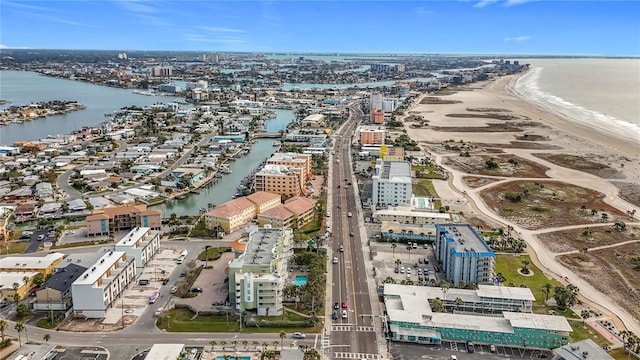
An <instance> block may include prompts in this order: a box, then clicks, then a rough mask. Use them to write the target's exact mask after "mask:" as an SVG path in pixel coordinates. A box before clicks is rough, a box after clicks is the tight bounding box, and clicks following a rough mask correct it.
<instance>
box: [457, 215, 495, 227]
mask: <svg viewBox="0 0 640 360" xmlns="http://www.w3.org/2000/svg"><path fill="white" fill-rule="evenodd" d="M488 221H490V220H488V219H482V218H479V217H476V216H465V217H464V222H465V223H467V224H469V225H471V226H472V227H473V228H476V229H478V230H480V231H482V230H489V229H495V228H498V227H500V224H498V223H495V222H488Z"/></svg>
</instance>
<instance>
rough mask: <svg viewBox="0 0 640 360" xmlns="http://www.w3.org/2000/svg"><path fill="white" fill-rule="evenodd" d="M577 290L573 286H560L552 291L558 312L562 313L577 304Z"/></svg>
mask: <svg viewBox="0 0 640 360" xmlns="http://www.w3.org/2000/svg"><path fill="white" fill-rule="evenodd" d="M579 291H580V289H578V288H577V287H576V286H575V285H572V284H569V285H567V286H566V287H564V286H562V285H560V286H556V287H555V288H554V289H553V293H554V294H553V298H554V299H555V300H556V305H557V306H558V310H560V311H564V310H566V309H567V308H568V307H571V306H573V305H575V304H576V303H577V302H578V292H579Z"/></svg>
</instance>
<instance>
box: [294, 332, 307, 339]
mask: <svg viewBox="0 0 640 360" xmlns="http://www.w3.org/2000/svg"><path fill="white" fill-rule="evenodd" d="M306 337H307V336H306V335H305V334H304V333H301V332H297V331H296V332H294V333H293V338H294V339H304V338H306Z"/></svg>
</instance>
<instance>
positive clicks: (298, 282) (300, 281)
mask: <svg viewBox="0 0 640 360" xmlns="http://www.w3.org/2000/svg"><path fill="white" fill-rule="evenodd" d="M306 283H307V275H296V277H295V279H293V285H295V286H304V284H306Z"/></svg>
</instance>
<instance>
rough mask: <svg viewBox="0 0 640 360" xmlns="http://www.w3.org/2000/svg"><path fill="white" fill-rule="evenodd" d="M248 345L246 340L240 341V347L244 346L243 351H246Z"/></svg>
mask: <svg viewBox="0 0 640 360" xmlns="http://www.w3.org/2000/svg"><path fill="white" fill-rule="evenodd" d="M248 344H249V342H248V341H247V340H242V346H244V349H245V350H246V349H247V345H248Z"/></svg>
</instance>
